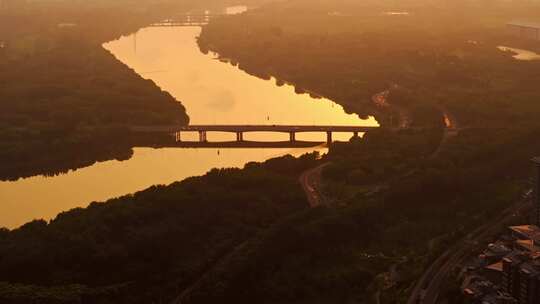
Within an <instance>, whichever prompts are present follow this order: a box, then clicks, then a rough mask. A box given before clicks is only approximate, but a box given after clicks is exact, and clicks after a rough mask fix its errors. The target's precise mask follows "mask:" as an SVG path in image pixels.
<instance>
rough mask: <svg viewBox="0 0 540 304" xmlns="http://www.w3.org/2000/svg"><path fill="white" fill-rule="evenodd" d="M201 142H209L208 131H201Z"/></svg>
mask: <svg viewBox="0 0 540 304" xmlns="http://www.w3.org/2000/svg"><path fill="white" fill-rule="evenodd" d="M199 141H200V142H207V141H208V140H207V139H206V131H199Z"/></svg>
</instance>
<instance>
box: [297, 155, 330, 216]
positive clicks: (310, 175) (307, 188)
mask: <svg viewBox="0 0 540 304" xmlns="http://www.w3.org/2000/svg"><path fill="white" fill-rule="evenodd" d="M328 165H329V163H324V164H322V165H320V166H318V167H316V168H313V169H310V170H307V171H305V172H304V173H302V175H301V176H300V184H302V188H303V189H304V192H305V193H306V197H307V199H308V202H309V206H310V207H311V208H315V207H318V206H321V205H325V204H327V202H328V201H327V200H326V199H325V198H324V196H323V195H322V192H321V173H322V170H323V169H324V167H326V166H328Z"/></svg>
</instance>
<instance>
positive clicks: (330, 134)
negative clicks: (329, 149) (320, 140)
mask: <svg viewBox="0 0 540 304" xmlns="http://www.w3.org/2000/svg"><path fill="white" fill-rule="evenodd" d="M326 143H327V144H329V145H330V144H332V132H331V131H328V132H326Z"/></svg>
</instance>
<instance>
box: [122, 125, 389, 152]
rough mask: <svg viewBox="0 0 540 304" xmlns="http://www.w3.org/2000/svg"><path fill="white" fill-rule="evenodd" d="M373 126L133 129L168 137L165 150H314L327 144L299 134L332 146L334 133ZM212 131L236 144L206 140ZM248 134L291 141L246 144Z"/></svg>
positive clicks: (247, 126) (232, 126) (202, 126)
mask: <svg viewBox="0 0 540 304" xmlns="http://www.w3.org/2000/svg"><path fill="white" fill-rule="evenodd" d="M378 128H379V127H370V126H324V125H189V126H155V127H151V126H142V127H131V128H130V129H131V131H132V132H133V133H139V134H141V133H144V134H168V135H170V137H171V138H172V139H173V141H172V142H167V143H164V144H160V145H159V146H162V147H172V146H174V147H268V148H280V147H312V146H317V145H321V144H323V143H324V142H315V141H297V140H296V134H298V133H306V132H320V133H324V134H326V143H327V144H331V143H332V134H333V133H351V134H352V135H353V136H355V137H358V136H359V134H360V133H365V132H368V131H370V130H374V129H378ZM185 132H196V133H198V134H199V140H198V141H183V140H182V133H185ZM209 132H226V133H234V134H236V141H231V142H216V143H212V142H209V141H208V140H207V134H208V133H209ZM248 132H273V133H286V134H289V140H288V141H281V142H254V141H245V140H244V134H245V133H248Z"/></svg>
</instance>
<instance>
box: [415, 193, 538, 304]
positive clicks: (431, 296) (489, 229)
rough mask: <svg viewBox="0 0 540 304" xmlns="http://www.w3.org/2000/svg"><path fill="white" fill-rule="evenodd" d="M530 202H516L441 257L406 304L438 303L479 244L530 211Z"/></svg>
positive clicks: (418, 284)
mask: <svg viewBox="0 0 540 304" xmlns="http://www.w3.org/2000/svg"><path fill="white" fill-rule="evenodd" d="M529 202H530V201H529V200H527V199H523V200H521V201H519V202H517V203H515V204H514V205H513V206H511V207H509V208H508V209H506V210H504V211H503V212H502V213H501V214H500V215H499V216H497V217H496V218H494V219H492V220H491V221H490V222H488V223H486V224H484V225H482V226H480V227H479V228H477V229H476V230H474V231H473V232H472V233H470V234H468V235H467V236H466V237H465V238H463V239H462V240H461V241H459V242H458V243H457V244H455V245H454V246H452V247H451V248H450V249H448V250H447V251H445V252H444V253H443V254H442V255H441V256H439V258H438V259H437V260H435V262H433V264H431V266H430V267H429V268H428V269H427V270H426V271H425V272H424V274H423V275H422V277H421V278H420V279H419V280H418V282H417V283H416V285H415V287H414V289H413V291H412V293H411V295H410V297H409V300H408V301H407V304H435V303H437V300H438V298H439V294H440V292H441V288H442V287H444V286H446V285H447V283H448V278H449V275H450V274H451V272H452V270H453V269H455V268H456V267H457V266H459V265H460V264H461V263H462V262H463V261H464V260H465V259H466V258H468V257H469V255H470V254H471V252H472V251H473V250H474V248H475V247H476V246H478V244H482V243H484V242H485V241H486V239H487V238H488V237H490V236H493V235H496V234H497V233H499V232H500V231H501V229H503V228H504V227H505V226H507V225H508V224H509V223H510V222H511V221H512V220H513V219H515V218H516V217H518V216H520V214H521V213H523V212H524V211H525V210H527V209H529V208H530V204H529Z"/></svg>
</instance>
